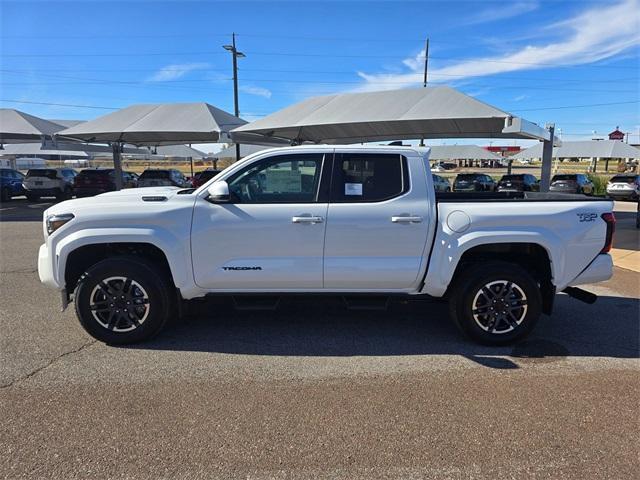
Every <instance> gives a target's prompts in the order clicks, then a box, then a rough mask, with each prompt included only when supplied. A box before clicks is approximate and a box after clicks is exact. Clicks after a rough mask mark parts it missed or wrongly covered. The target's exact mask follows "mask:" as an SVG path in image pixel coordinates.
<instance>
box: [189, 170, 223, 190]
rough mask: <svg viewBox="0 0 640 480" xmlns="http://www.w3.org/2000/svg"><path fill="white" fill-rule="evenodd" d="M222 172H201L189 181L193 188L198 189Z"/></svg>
mask: <svg viewBox="0 0 640 480" xmlns="http://www.w3.org/2000/svg"><path fill="white" fill-rule="evenodd" d="M221 171H222V170H209V169H207V170H203V171H201V172H198V173H196V174H195V175H194V176H193V178H192V179H191V183H192V184H193V188H198V187H201V186H202V185H204V184H205V183H207V182H208V181H209V180H211V179H212V178H213V177H215V176H216V175H218V174H219V173H220V172H221Z"/></svg>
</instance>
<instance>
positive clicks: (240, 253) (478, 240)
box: [38, 145, 615, 345]
mask: <svg viewBox="0 0 640 480" xmlns="http://www.w3.org/2000/svg"><path fill="white" fill-rule="evenodd" d="M428 155H429V153H428V151H426V152H425V151H423V150H422V149H415V148H411V147H380V146H364V145H363V146H353V145H350V146H345V147H341V146H335V145H313V146H309V147H304V148H300V147H285V148H280V149H273V150H267V151H266V152H260V153H256V154H254V155H250V156H248V157H246V158H245V159H243V160H241V161H240V162H237V163H235V164H234V165H232V166H231V167H230V168H228V169H226V170H225V171H223V172H222V173H220V174H219V175H218V177H216V179H215V180H214V181H213V182H211V184H209V185H208V187H207V188H200V189H196V190H184V189H183V190H182V191H179V190H177V189H171V188H167V187H161V188H155V189H129V190H124V191H120V192H109V193H105V194H103V195H100V196H98V197H91V198H84V199H79V200H74V201H71V202H62V203H58V204H56V205H54V206H52V207H50V208H49V209H47V210H46V212H45V216H44V218H43V230H44V237H45V239H44V244H43V245H42V246H41V247H40V250H39V253H38V273H39V276H40V280H41V281H42V282H43V283H44V284H46V285H47V286H49V287H51V288H53V289H55V290H57V291H58V293H60V298H61V300H62V304H63V307H65V306H67V305H68V303H69V302H70V301H71V300H73V302H75V311H76V313H77V315H78V318H79V320H80V323H81V324H82V326H83V327H84V328H85V329H86V331H87V332H88V333H89V334H91V335H92V336H94V337H95V338H97V339H99V340H101V341H104V342H107V343H109V344H123V343H131V342H139V341H142V340H145V339H148V338H150V337H152V336H153V335H155V334H157V333H158V332H159V331H160V330H161V329H162V328H163V327H164V325H165V324H166V323H167V321H168V320H169V319H170V318H173V317H175V316H176V315H177V314H178V312H181V311H184V310H183V309H182V308H181V306H182V302H185V301H188V300H191V299H197V298H202V297H205V296H207V295H215V294H225V295H234V294H236V295H243V294H254V295H256V294H257V295H259V294H263V293H269V294H271V295H277V296H286V295H300V294H303V293H306V294H309V295H313V294H318V293H325V294H333V295H347V296H348V295H352V294H354V293H357V294H360V295H361V297H360V298H364V297H362V295H363V294H370V295H374V296H380V295H405V296H407V297H408V298H409V297H413V298H415V297H416V296H418V297H419V296H420V295H423V296H425V298H426V296H428V297H429V298H433V297H437V298H443V297H444V298H446V300H447V301H448V302H449V304H450V309H449V311H450V314H451V318H452V320H453V321H454V322H455V323H456V325H457V326H458V327H459V328H460V329H461V330H462V331H463V332H464V333H466V334H467V335H468V336H470V337H471V338H473V339H475V340H476V341H478V342H482V343H484V344H489V345H504V344H507V343H512V342H516V341H518V340H520V339H522V338H524V337H525V336H526V335H527V334H529V333H530V332H531V331H532V330H533V328H534V327H535V324H536V321H537V320H538V318H539V317H540V315H541V314H542V313H546V314H550V313H551V311H552V308H553V301H554V298H555V293H556V291H557V292H562V291H564V292H565V293H567V294H568V295H570V296H573V297H575V298H577V299H582V300H584V301H587V302H593V301H594V300H595V296H594V294H592V293H589V292H587V291H585V290H581V289H579V288H577V287H576V286H577V285H582V284H593V283H595V282H600V281H604V280H608V279H609V278H611V275H612V273H613V262H612V259H611V255H609V253H608V252H609V251H610V249H611V244H612V235H613V230H614V225H615V217H614V215H613V213H612V210H613V202H612V201H611V200H606V199H599V198H597V197H593V198H589V197H582V198H578V199H575V198H566V196H565V195H558V194H552V193H551V194H550V193H545V194H541V193H537V192H522V193H521V194H518V195H513V196H506V195H505V196H504V197H503V198H501V197H500V196H499V194H498V195H496V196H495V198H488V199H486V200H485V195H482V194H474V193H470V194H469V195H467V198H464V197H465V196H459V197H456V196H455V195H452V196H446V198H438V196H436V193H435V191H434V189H433V188H430V185H429V183H430V182H429V181H428V175H431V172H430V170H429V164H428V163H427V161H428ZM425 166H426V171H425ZM98 226H99V227H100V228H96V227H98ZM71 292H74V293H73V295H71ZM52 298H53V297H52ZM579 328H580V327H579V326H577V327H576V329H577V331H579ZM427 341H429V340H428V339H427Z"/></svg>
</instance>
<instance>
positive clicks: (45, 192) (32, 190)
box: [25, 188, 62, 197]
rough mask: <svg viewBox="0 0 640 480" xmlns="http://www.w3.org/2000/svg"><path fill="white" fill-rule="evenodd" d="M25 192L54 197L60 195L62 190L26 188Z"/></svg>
mask: <svg viewBox="0 0 640 480" xmlns="http://www.w3.org/2000/svg"><path fill="white" fill-rule="evenodd" d="M25 193H27V194H29V195H38V196H39V197H55V196H56V195H60V194H61V193H62V191H61V190H60V189H59V188H27V189H26V191H25Z"/></svg>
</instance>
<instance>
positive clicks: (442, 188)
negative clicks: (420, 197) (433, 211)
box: [431, 175, 451, 192]
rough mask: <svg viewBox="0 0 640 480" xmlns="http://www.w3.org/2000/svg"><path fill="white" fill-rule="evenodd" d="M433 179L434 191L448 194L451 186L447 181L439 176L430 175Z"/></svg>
mask: <svg viewBox="0 0 640 480" xmlns="http://www.w3.org/2000/svg"><path fill="white" fill-rule="evenodd" d="M431 176H432V177H433V186H434V187H435V189H436V192H450V191H451V184H450V183H449V180H447V179H446V178H444V177H441V176H440V175H431Z"/></svg>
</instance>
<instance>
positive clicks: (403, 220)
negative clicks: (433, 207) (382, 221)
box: [391, 216, 422, 223]
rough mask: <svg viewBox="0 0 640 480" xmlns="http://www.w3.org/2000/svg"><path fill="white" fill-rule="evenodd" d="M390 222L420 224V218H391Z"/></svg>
mask: <svg viewBox="0 0 640 480" xmlns="http://www.w3.org/2000/svg"><path fill="white" fill-rule="evenodd" d="M391 221H392V222H393V223H420V222H422V217H410V216H402V217H401V216H398V217H391Z"/></svg>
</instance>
